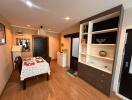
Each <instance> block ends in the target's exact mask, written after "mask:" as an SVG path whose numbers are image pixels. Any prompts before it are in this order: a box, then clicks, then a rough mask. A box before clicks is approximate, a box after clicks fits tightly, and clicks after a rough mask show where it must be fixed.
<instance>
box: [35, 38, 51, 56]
mask: <svg viewBox="0 0 132 100" xmlns="http://www.w3.org/2000/svg"><path fill="white" fill-rule="evenodd" d="M48 41H49V39H48V37H41V36H33V56H34V57H37V56H41V57H48V56H49V43H48Z"/></svg>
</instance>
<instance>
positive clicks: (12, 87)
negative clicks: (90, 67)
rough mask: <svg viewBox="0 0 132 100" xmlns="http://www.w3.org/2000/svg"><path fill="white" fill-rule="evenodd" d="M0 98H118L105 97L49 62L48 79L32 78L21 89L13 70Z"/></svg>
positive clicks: (16, 72) (114, 97)
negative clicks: (49, 74) (25, 87)
mask: <svg viewBox="0 0 132 100" xmlns="http://www.w3.org/2000/svg"><path fill="white" fill-rule="evenodd" d="M0 100H120V99H119V98H118V97H116V96H115V95H112V96H111V97H107V96H105V95H104V94H102V93H101V92H99V91H98V90H96V89H95V88H94V87H92V86H91V85H89V84H87V83H86V82H85V81H83V80H81V79H80V78H78V77H76V78H74V77H71V76H70V75H68V74H67V73H66V69H63V68H61V66H59V65H57V64H56V61H52V63H51V76H50V80H49V81H47V80H46V76H40V77H38V78H33V79H32V80H29V81H28V82H27V89H26V90H23V89H22V84H21V82H20V81H19V73H18V71H17V70H15V71H14V72H13V73H12V76H11V78H10V80H9V82H8V83H7V86H6V88H5V90H4V92H3V94H2V96H1V97H0Z"/></svg>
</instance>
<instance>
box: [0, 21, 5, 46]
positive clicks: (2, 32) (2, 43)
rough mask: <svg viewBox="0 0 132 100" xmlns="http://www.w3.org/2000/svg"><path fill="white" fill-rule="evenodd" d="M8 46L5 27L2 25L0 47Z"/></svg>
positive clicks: (0, 27) (0, 24) (0, 25)
mask: <svg viewBox="0 0 132 100" xmlns="http://www.w3.org/2000/svg"><path fill="white" fill-rule="evenodd" d="M5 44H6V32H5V25H4V24H2V23H0V45H5Z"/></svg>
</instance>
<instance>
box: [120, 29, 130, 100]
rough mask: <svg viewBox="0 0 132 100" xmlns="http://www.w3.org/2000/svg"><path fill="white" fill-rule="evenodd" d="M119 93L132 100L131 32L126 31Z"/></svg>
mask: <svg viewBox="0 0 132 100" xmlns="http://www.w3.org/2000/svg"><path fill="white" fill-rule="evenodd" d="M119 93H120V94H122V95H123V96H125V97H127V98H129V99H132V30H127V40H126V44H125V48H124V59H123V68H122V73H121V80H120V87H119Z"/></svg>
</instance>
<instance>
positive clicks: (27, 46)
mask: <svg viewBox="0 0 132 100" xmlns="http://www.w3.org/2000/svg"><path fill="white" fill-rule="evenodd" d="M16 45H22V51H23V52H26V51H30V39H25V38H24V39H23V38H16Z"/></svg>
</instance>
